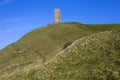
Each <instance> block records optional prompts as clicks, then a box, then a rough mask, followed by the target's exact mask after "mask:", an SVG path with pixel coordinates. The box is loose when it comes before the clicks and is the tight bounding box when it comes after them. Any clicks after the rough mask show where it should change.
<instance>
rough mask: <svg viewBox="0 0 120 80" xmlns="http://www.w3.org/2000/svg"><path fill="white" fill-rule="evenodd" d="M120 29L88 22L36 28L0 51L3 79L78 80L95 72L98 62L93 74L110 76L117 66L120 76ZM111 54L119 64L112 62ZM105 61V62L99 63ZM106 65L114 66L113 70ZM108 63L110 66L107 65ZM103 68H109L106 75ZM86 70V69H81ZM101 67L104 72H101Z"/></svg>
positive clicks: (117, 26) (114, 26)
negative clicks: (103, 73) (100, 64)
mask: <svg viewBox="0 0 120 80" xmlns="http://www.w3.org/2000/svg"><path fill="white" fill-rule="evenodd" d="M119 30H120V25H118V24H111V25H110V24H108V25H89V24H87V25H85V24H81V23H78V22H70V23H58V24H52V25H48V26H45V27H42V28H38V29H35V30H33V31H32V32H30V33H28V34H26V35H25V36H23V37H22V38H21V39H20V40H18V41H17V42H15V43H13V44H11V45H9V46H7V47H6V48H5V49H3V50H2V51H0V59H1V60H0V64H1V65H0V79H2V80H3V79H4V80H8V79H9V80H21V79H22V80H41V79H44V80H48V79H50V80H56V79H62V80H63V79H65V80H69V79H70V78H73V80H74V79H76V80H77V77H76V75H77V74H78V75H79V78H80V76H81V75H83V77H85V76H86V75H89V74H90V73H89V72H92V70H90V71H89V69H90V68H92V67H90V66H94V69H98V67H100V69H98V70H97V71H98V72H97V71H96V70H95V71H96V72H93V73H92V74H91V75H94V74H96V76H99V77H100V76H106V77H108V76H107V74H110V73H111V70H113V73H114V71H115V70H114V69H113V67H115V68H116V74H117V76H114V75H113V77H114V78H116V79H118V78H119V77H120V76H118V73H119V72H118V71H119V68H118V67H119V65H120V64H119V57H120V56H119V48H120V47H119V42H120V41H119V37H120V32H119ZM103 31H106V32H103ZM108 50H110V51H108ZM74 53H75V54H74ZM97 53H98V54H97ZM104 53H105V55H104ZM109 53H110V55H109V56H108V55H107V54H109ZM79 55H80V56H79ZM82 56H83V57H82ZM98 57H99V58H100V60H99V59H98ZM109 58H110V59H112V60H111V61H113V62H115V65H114V63H111V64H108V62H107V61H109ZM97 59H98V61H96V60H97ZM102 61H103V65H102V66H98V63H101V62H102ZM77 63H78V64H77ZM105 64H106V65H105ZM107 64H108V65H107ZM80 66H81V67H80ZM106 66H110V67H112V68H110V71H109V70H107V69H109V67H106ZM88 67H89V68H88ZM105 67H106V68H107V69H104V68H105ZM101 68H102V69H103V70H106V75H100V74H102V72H101ZM82 70H83V71H85V73H81V71H82ZM75 71H78V72H75ZM99 71H100V74H97V73H99ZM61 72H62V73H61ZM67 72H68V73H67ZM59 73H60V74H59ZM113 73H112V74H113ZM52 74H54V75H52ZM73 74H74V75H73ZM62 76H63V77H62ZM66 76H67V77H66ZM72 76H73V77H72ZM96 76H94V78H95V79H96ZM65 77H66V78H65ZM81 79H83V78H81ZM83 80H86V78H85V79H83Z"/></svg>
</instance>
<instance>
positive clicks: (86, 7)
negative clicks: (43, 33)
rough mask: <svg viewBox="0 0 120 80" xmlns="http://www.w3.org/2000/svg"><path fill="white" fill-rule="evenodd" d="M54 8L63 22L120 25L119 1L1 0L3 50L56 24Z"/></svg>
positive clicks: (1, 45)
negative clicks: (42, 28)
mask: <svg viewBox="0 0 120 80" xmlns="http://www.w3.org/2000/svg"><path fill="white" fill-rule="evenodd" d="M55 8H60V9H61V18H62V22H71V21H77V22H81V23H85V24H102V23H103V24H105V23H120V0H0V49H2V48H4V47H5V46H7V45H8V44H11V43H13V42H15V41H17V40H18V39H20V38H21V37H22V36H23V35H24V34H26V33H28V32H30V31H31V30H33V29H35V28H38V27H41V26H44V25H46V24H48V23H50V24H51V23H53V15H54V13H53V11H54V9H55Z"/></svg>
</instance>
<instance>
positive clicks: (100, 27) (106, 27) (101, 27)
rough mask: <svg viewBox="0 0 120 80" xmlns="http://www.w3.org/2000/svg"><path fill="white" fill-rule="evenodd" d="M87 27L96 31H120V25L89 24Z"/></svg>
mask: <svg viewBox="0 0 120 80" xmlns="http://www.w3.org/2000/svg"><path fill="white" fill-rule="evenodd" d="M85 26H87V27H89V28H91V29H92V30H95V31H106V30H108V31H110V30H117V29H120V24H87V25H85Z"/></svg>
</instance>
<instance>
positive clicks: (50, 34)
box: [0, 22, 94, 75]
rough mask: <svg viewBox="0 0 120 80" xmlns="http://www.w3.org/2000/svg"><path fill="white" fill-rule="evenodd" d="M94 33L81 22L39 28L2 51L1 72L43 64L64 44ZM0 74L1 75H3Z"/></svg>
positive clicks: (0, 54)
mask: <svg viewBox="0 0 120 80" xmlns="http://www.w3.org/2000/svg"><path fill="white" fill-rule="evenodd" d="M92 33H94V32H93V31H92V30H89V29H88V28H86V27H83V25H81V24H80V23H75V22H73V23H61V24H54V25H49V26H46V27H42V28H38V29H36V30H33V31H32V32H30V33H28V34H27V35H25V36H24V37H22V38H21V39H20V40H19V41H17V42H15V43H13V44H11V45H9V46H8V47H6V48H5V49H3V50H2V51H0V59H1V60H0V64H2V65H0V72H1V74H3V73H4V72H7V71H9V68H10V72H12V71H14V70H15V69H18V68H21V67H22V68H23V67H24V66H28V65H34V64H42V63H44V62H46V61H47V60H50V59H51V58H52V57H54V55H55V54H56V53H58V52H60V51H61V50H62V49H64V45H66V44H68V43H72V42H73V41H75V40H77V39H79V38H81V37H84V36H87V35H89V34H92ZM1 74H0V75H1Z"/></svg>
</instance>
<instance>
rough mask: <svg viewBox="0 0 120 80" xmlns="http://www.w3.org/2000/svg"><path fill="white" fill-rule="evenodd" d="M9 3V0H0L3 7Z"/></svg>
mask: <svg viewBox="0 0 120 80" xmlns="http://www.w3.org/2000/svg"><path fill="white" fill-rule="evenodd" d="M9 2H11V0H0V5H5V4H7V3H9Z"/></svg>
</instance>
